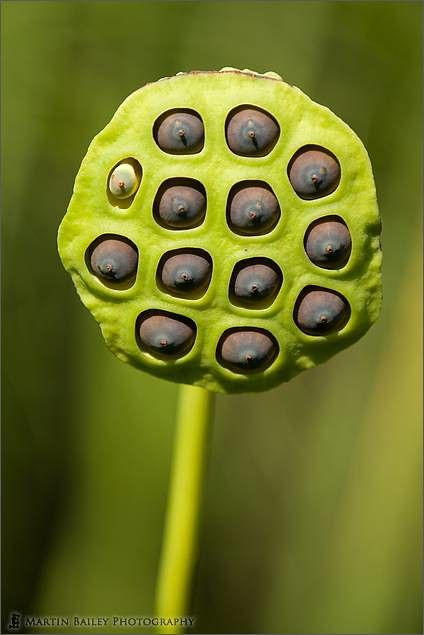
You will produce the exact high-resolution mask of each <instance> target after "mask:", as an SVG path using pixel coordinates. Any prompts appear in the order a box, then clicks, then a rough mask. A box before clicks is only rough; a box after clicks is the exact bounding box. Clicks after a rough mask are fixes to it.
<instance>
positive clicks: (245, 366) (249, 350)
mask: <svg viewBox="0 0 424 635" xmlns="http://www.w3.org/2000/svg"><path fill="white" fill-rule="evenodd" d="M278 350H279V349H278V344H277V342H276V340H275V338H274V337H273V336H272V335H271V333H268V331H263V330H261V329H254V328H252V329H233V330H229V331H227V332H226V333H224V335H223V336H222V337H221V339H220V341H219V344H218V349H217V359H218V361H219V363H220V364H221V365H222V366H224V367H225V368H228V369H229V370H232V371H233V372H234V373H239V374H243V375H245V374H249V373H259V372H262V371H264V370H266V369H267V368H268V367H269V366H270V365H271V364H272V362H273V361H274V359H275V358H276V357H277V355H278Z"/></svg>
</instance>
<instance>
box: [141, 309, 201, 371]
mask: <svg viewBox="0 0 424 635" xmlns="http://www.w3.org/2000/svg"><path fill="white" fill-rule="evenodd" d="M136 331H137V332H136V335H137V339H138V342H139V346H140V348H141V349H142V350H144V351H146V352H148V353H151V354H152V355H154V356H155V357H159V358H164V359H175V358H178V357H182V356H183V355H186V354H187V353H188V351H189V350H190V349H191V348H192V346H193V344H194V340H195V339H196V325H195V324H194V322H193V321H192V320H190V319H188V318H186V317H183V316H182V315H176V314H174V313H166V312H165V311H146V312H145V313H142V314H141V315H140V316H139V317H138V320H137V325H136Z"/></svg>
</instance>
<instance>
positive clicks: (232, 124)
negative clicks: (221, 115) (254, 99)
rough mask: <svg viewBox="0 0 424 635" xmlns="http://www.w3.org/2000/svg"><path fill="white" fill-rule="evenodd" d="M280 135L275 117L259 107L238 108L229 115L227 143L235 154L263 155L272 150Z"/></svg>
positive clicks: (246, 155) (247, 155)
mask: <svg viewBox="0 0 424 635" xmlns="http://www.w3.org/2000/svg"><path fill="white" fill-rule="evenodd" d="M279 135H280V128H279V126H278V123H277V122H276V120H275V119H274V117H272V116H271V115H270V114H269V113H267V112H265V111H264V110H260V109H259V108H248V107H243V108H241V109H240V108H237V109H235V110H233V111H232V112H231V113H230V115H229V116H228V119H227V123H226V137H227V143H228V146H229V148H230V150H232V151H233V152H234V153H235V154H239V155H241V156H245V157H262V156H264V155H265V154H268V153H269V152H271V150H272V148H273V147H274V146H275V144H276V143H277V140H278V137H279Z"/></svg>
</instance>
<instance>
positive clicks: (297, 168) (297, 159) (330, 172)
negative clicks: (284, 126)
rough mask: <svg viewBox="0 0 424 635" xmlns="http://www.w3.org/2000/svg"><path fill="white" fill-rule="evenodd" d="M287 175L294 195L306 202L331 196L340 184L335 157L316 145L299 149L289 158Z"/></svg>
mask: <svg viewBox="0 0 424 635" xmlns="http://www.w3.org/2000/svg"><path fill="white" fill-rule="evenodd" d="M287 173H288V177H289V180H290V183H291V184H292V187H293V189H294V191H295V192H296V194H297V195H298V196H299V197H300V198H303V199H306V200H309V199H315V198H321V197H322V196H327V195H328V194H331V192H334V190H335V189H336V188H337V186H338V184H339V182H340V164H339V162H338V160H337V157H336V156H335V155H334V154H333V153H332V152H330V150H327V149H326V148H322V147H321V146H316V145H307V146H304V147H303V148H300V149H299V150H298V151H297V152H296V153H295V154H294V155H293V157H292V158H291V160H290V162H289V165H288V168H287Z"/></svg>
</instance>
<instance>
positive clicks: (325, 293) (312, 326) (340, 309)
mask: <svg viewBox="0 0 424 635" xmlns="http://www.w3.org/2000/svg"><path fill="white" fill-rule="evenodd" d="M349 317H350V306H349V303H348V302H347V300H346V299H345V298H344V297H343V296H342V295H341V294H339V293H336V292H335V291H331V290H330V289H320V288H314V287H308V288H307V289H304V290H303V292H302V293H301V294H300V296H299V298H298V300H297V302H296V306H295V310H294V320H295V322H296V324H297V326H298V327H299V328H300V330H301V331H303V332H304V333H307V334H308V335H327V334H329V333H332V332H335V331H340V330H341V329H342V328H343V327H344V326H345V325H346V324H347V322H348V320H349Z"/></svg>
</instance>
